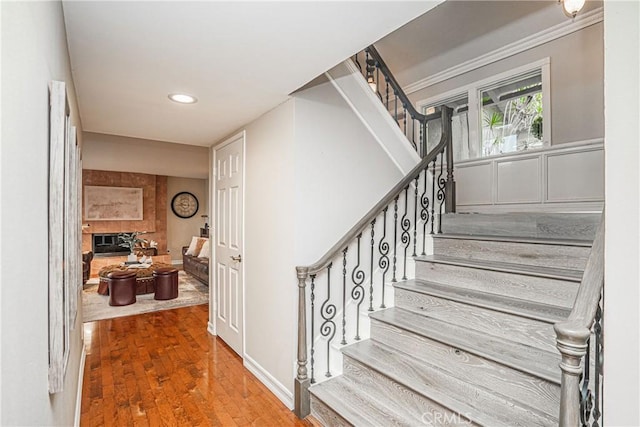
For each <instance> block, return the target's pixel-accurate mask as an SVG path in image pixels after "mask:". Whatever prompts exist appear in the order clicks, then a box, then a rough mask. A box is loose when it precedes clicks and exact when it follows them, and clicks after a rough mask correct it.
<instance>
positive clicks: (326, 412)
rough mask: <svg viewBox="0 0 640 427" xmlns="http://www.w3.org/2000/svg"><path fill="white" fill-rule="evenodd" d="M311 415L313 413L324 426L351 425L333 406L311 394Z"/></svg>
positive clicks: (348, 426)
mask: <svg viewBox="0 0 640 427" xmlns="http://www.w3.org/2000/svg"><path fill="white" fill-rule="evenodd" d="M311 415H313V416H314V417H315V418H316V419H317V420H318V421H319V422H320V424H322V425H323V426H331V427H351V426H352V424H350V423H348V422H347V421H346V420H345V419H344V418H342V417H341V416H340V415H338V414H337V413H335V412H334V411H333V410H332V409H331V408H329V407H328V406H327V405H325V404H324V403H323V402H321V401H320V400H318V399H317V398H316V397H315V396H313V395H311Z"/></svg>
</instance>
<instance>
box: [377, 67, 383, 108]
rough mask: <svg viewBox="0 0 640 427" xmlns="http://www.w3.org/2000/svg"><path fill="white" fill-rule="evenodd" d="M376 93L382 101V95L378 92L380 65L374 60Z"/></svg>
mask: <svg viewBox="0 0 640 427" xmlns="http://www.w3.org/2000/svg"><path fill="white" fill-rule="evenodd" d="M376 95H378V98H380V102H382V95H381V94H380V67H379V64H378V63H377V62H376Z"/></svg>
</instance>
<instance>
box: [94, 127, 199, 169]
mask: <svg viewBox="0 0 640 427" xmlns="http://www.w3.org/2000/svg"><path fill="white" fill-rule="evenodd" d="M208 153H209V149H208V148H207V147H200V146H195V145H187V144H174V143H171V142H162V141H152V140H148V139H139V138H129V137H126V136H118V135H105V134H102V133H91V132H84V147H83V158H82V162H83V165H82V166H83V168H84V169H96V170H106V171H118V172H138V173H148V174H151V175H167V176H181V177H186V178H200V179H207V178H208V176H209V175H208V171H209V161H208V160H207V157H208Z"/></svg>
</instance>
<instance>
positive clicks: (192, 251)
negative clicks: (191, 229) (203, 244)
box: [186, 236, 200, 256]
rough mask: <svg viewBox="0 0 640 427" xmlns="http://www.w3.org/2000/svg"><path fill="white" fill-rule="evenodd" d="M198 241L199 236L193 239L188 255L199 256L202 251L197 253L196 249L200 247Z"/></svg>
mask: <svg viewBox="0 0 640 427" xmlns="http://www.w3.org/2000/svg"><path fill="white" fill-rule="evenodd" d="M198 239H200V238H199V237H197V236H193V237H192V238H191V243H189V249H187V252H186V255H192V256H196V255H198V252H199V251H200V250H199V249H198V252H196V247H197V246H198Z"/></svg>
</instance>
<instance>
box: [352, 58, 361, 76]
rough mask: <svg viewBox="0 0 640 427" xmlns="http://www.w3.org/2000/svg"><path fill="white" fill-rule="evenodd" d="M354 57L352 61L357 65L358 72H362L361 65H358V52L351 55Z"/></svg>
mask: <svg viewBox="0 0 640 427" xmlns="http://www.w3.org/2000/svg"><path fill="white" fill-rule="evenodd" d="M353 57H354V61H355V63H356V65H357V66H358V70H360V72H362V65H360V61H358V54H357V53H356V54H355V55H353Z"/></svg>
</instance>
